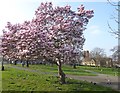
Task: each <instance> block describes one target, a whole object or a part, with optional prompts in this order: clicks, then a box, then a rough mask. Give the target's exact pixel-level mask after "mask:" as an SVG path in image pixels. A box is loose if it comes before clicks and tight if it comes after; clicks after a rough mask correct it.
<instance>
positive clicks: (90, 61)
mask: <svg viewBox="0 0 120 93" xmlns="http://www.w3.org/2000/svg"><path fill="white" fill-rule="evenodd" d="M83 56H84V58H83V60H82V62H81V65H87V66H102V67H113V62H112V59H111V58H107V57H105V58H102V59H100V60H98V59H96V58H91V57H90V54H89V51H84V52H83Z"/></svg>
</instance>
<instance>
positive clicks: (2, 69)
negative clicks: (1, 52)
mask: <svg viewBox="0 0 120 93" xmlns="http://www.w3.org/2000/svg"><path fill="white" fill-rule="evenodd" d="M1 71H4V65H3V59H2V68H1Z"/></svg>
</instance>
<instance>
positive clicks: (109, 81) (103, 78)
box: [9, 66, 120, 91]
mask: <svg viewBox="0 0 120 93" xmlns="http://www.w3.org/2000/svg"><path fill="white" fill-rule="evenodd" d="M9 67H13V68H16V69H20V70H26V71H30V72H36V73H39V74H51V75H54V76H57V74H55V73H52V72H51V73H50V72H43V71H40V70H32V69H29V68H23V67H17V66H9ZM85 71H87V70H85ZM88 72H91V73H96V72H93V71H89V70H88ZM96 74H97V76H77V75H68V74H67V75H66V77H68V78H72V79H76V80H82V81H87V82H91V83H93V84H98V85H102V86H107V87H111V88H112V89H115V90H118V91H120V81H119V80H120V79H119V78H120V77H118V76H111V75H106V74H100V73H96ZM118 82H119V83H118Z"/></svg>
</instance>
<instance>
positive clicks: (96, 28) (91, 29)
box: [87, 25, 101, 35]
mask: <svg viewBox="0 0 120 93" xmlns="http://www.w3.org/2000/svg"><path fill="white" fill-rule="evenodd" d="M87 30H88V31H89V34H91V35H100V34H101V30H100V27H99V26H97V25H92V26H90V27H88V29H87ZM88 31H87V32H88Z"/></svg>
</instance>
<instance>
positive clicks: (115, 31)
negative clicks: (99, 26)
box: [107, 0, 120, 38]
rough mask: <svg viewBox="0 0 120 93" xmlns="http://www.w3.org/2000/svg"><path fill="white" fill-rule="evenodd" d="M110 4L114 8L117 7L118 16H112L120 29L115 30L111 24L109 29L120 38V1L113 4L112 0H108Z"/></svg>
mask: <svg viewBox="0 0 120 93" xmlns="http://www.w3.org/2000/svg"><path fill="white" fill-rule="evenodd" d="M107 1H108V3H109V4H110V5H112V6H113V7H115V10H116V11H117V12H118V15H116V16H115V15H112V19H113V20H114V21H115V22H116V24H118V29H116V28H113V27H112V25H110V23H109V22H108V27H109V29H110V31H109V32H110V33H112V34H114V35H115V36H116V37H117V38H119V37H120V28H119V27H120V22H119V21H120V19H119V16H120V0H118V2H112V0H107Z"/></svg>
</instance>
